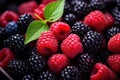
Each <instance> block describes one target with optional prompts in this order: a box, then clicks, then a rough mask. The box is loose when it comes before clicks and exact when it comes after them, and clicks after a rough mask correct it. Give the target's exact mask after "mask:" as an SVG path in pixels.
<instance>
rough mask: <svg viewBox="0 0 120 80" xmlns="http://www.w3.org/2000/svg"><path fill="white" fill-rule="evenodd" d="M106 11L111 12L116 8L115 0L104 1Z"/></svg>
mask: <svg viewBox="0 0 120 80" xmlns="http://www.w3.org/2000/svg"><path fill="white" fill-rule="evenodd" d="M104 3H105V6H106V9H107V10H109V11H111V10H112V9H113V8H114V7H115V6H116V1H115V0H104Z"/></svg>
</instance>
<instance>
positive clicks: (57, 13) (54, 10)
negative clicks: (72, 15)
mask: <svg viewBox="0 0 120 80" xmlns="http://www.w3.org/2000/svg"><path fill="white" fill-rule="evenodd" d="M64 3H65V0H58V1H55V2H52V3H50V4H48V5H47V6H46V8H45V10H44V16H45V19H46V20H47V21H48V22H55V21H57V20H58V19H59V18H60V17H61V16H62V14H63V10H64Z"/></svg>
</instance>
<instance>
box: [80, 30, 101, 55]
mask: <svg viewBox="0 0 120 80" xmlns="http://www.w3.org/2000/svg"><path fill="white" fill-rule="evenodd" d="M82 43H83V46H84V49H85V50H86V51H87V52H94V53H95V52H97V51H99V49H100V48H101V46H102V44H103V36H102V35H101V34H100V33H98V32H95V31H88V32H87V34H86V36H85V37H84V38H83V41H82Z"/></svg>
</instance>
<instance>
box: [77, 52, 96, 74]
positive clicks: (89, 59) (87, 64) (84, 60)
mask: <svg viewBox="0 0 120 80" xmlns="http://www.w3.org/2000/svg"><path fill="white" fill-rule="evenodd" d="M76 62H77V64H76V67H77V68H78V70H79V71H80V72H81V73H90V72H91V70H92V68H93V67H94V65H95V62H96V61H95V58H94V56H93V55H92V54H90V53H86V52H83V53H82V54H81V55H79V56H78V57H77V59H76Z"/></svg>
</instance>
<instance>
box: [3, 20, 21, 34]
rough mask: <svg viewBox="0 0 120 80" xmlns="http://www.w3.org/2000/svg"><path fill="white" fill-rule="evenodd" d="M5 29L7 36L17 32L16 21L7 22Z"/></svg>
mask: <svg viewBox="0 0 120 80" xmlns="http://www.w3.org/2000/svg"><path fill="white" fill-rule="evenodd" d="M5 31H6V33H7V35H9V36H11V35H14V34H17V33H19V30H18V25H17V23H16V22H14V21H11V22H9V23H8V24H7V25H6V27H5Z"/></svg>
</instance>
